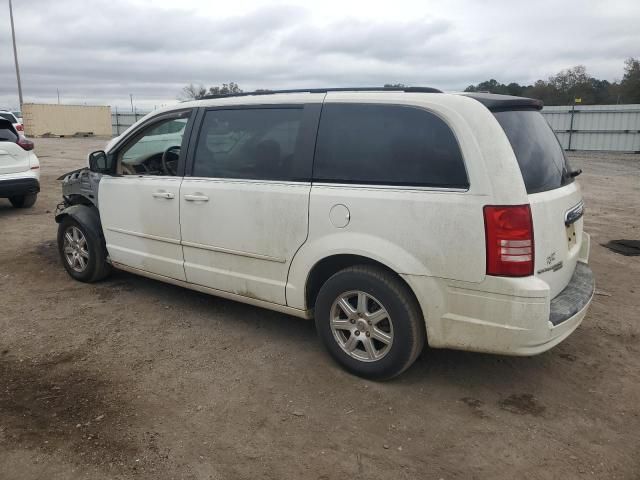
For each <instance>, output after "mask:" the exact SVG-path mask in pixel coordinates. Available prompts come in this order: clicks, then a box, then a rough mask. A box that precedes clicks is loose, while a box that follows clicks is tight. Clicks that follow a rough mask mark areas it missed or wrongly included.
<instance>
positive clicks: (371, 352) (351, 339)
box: [315, 265, 426, 380]
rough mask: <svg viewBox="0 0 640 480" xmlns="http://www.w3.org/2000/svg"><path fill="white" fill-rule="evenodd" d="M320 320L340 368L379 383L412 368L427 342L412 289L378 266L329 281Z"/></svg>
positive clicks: (319, 303) (318, 314)
mask: <svg viewBox="0 0 640 480" xmlns="http://www.w3.org/2000/svg"><path fill="white" fill-rule="evenodd" d="M315 321H316V329H317V331H318V335H319V336H320V338H321V340H322V342H323V343H324V345H325V347H326V348H327V350H328V351H329V353H330V354H331V356H332V357H333V358H334V359H335V360H336V361H337V362H338V363H340V365H342V366H343V367H344V368H345V369H346V370H348V371H350V372H351V373H354V374H356V375H359V376H361V377H365V378H370V379H376V380H383V379H389V378H392V377H395V376H396V375H399V374H401V373H402V372H404V371H405V370H406V369H407V368H409V366H411V364H412V363H413V362H414V361H415V359H416V358H417V357H418V355H419V354H420V352H421V351H422V348H423V346H424V342H425V338H426V334H425V326H424V319H423V316H422V312H421V310H420V307H419V305H418V302H417V300H416V299H415V297H414V296H413V293H412V292H411V290H409V288H408V287H407V285H406V284H404V282H402V280H401V279H400V278H399V277H398V276H397V275H394V274H393V273H392V272H390V271H388V270H385V269H384V268H382V267H378V266H373V265H358V266H354V267H349V268H346V269H344V270H341V271H339V272H338V273H336V274H335V275H333V276H332V277H331V278H329V279H328V280H327V281H326V282H325V283H324V285H323V286H322V288H320V292H318V297H317V298H316V306H315Z"/></svg>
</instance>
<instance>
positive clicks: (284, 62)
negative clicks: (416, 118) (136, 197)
mask: <svg viewBox="0 0 640 480" xmlns="http://www.w3.org/2000/svg"><path fill="white" fill-rule="evenodd" d="M406 1H407V2H410V0H406ZM567 3H568V4H571V3H572V2H563V3H562V4H561V5H557V2H551V3H549V4H548V5H546V4H545V2H543V3H542V4H540V8H539V9H536V8H535V7H532V8H533V10H531V9H529V10H526V9H523V11H514V10H513V8H512V9H511V10H509V8H510V6H511V5H512V4H511V3H508V2H495V1H494V2H486V3H485V2H483V4H482V5H481V6H478V5H477V4H476V2H471V1H468V2H465V0H458V2H457V3H456V2H452V4H451V5H452V7H451V10H450V11H449V12H448V11H446V9H444V8H443V9H440V10H438V11H437V12H436V13H433V14H432V13H430V12H429V11H428V10H427V8H425V6H424V5H423V3H422V2H416V3H415V4H414V5H413V7H411V8H409V6H405V8H404V10H402V11H403V12H405V11H406V15H405V16H404V18H402V19H398V17H394V18H385V16H384V15H382V14H381V15H378V16H376V15H373V16H371V15H369V16H367V17H366V18H364V17H361V16H356V15H345V16H344V17H342V18H340V17H336V16H334V17H333V18H329V19H327V18H320V17H319V16H318V15H316V11H315V9H314V8H311V7H296V6H286V5H272V6H260V7H258V6H257V7H255V8H254V9H253V10H249V11H246V12H245V13H242V14H231V15H210V14H207V13H209V12H206V11H203V9H205V8H206V7H207V6H209V3H208V2H203V3H202V5H201V6H200V7H198V8H196V7H195V6H189V5H185V6H176V7H171V8H160V7H157V6H155V7H151V6H150V4H149V3H146V4H139V3H131V2H127V1H125V0H112V1H104V0H99V1H94V2H84V1H80V0H69V1H64V2H61V1H57V2H51V1H43V0H35V1H29V2H14V11H15V14H16V27H17V33H18V42H19V55H20V62H21V67H22V76H23V89H24V94H25V99H26V101H52V100H54V99H55V91H56V88H60V90H61V92H62V96H63V100H65V101H68V102H87V103H108V104H111V105H121V106H124V105H127V103H128V95H129V93H133V95H134V97H135V98H136V100H137V103H138V104H139V105H140V106H141V107H143V108H145V107H149V106H152V105H153V104H160V103H167V102H170V101H173V100H175V97H176V95H177V94H178V93H179V91H180V89H181V87H182V86H184V85H185V84H187V83H191V82H193V83H202V84H205V85H213V84H219V83H222V82H228V81H235V82H238V83H239V84H240V85H241V86H242V87H244V88H245V89H249V88H290V87H311V86H323V85H324V86H327V85H344V86H356V85H381V84H383V83H386V82H402V83H410V84H416V85H417V84H422V85H425V84H426V85H432V86H437V87H440V88H444V89H460V88H464V86H466V85H468V84H470V83H476V82H478V81H481V80H484V79H487V78H490V77H495V78H498V79H500V80H502V81H519V82H530V81H533V80H535V79H537V78H544V77H547V76H549V75H551V74H553V73H555V72H556V71H558V70H560V69H562V68H566V67H570V66H573V65H576V64H585V65H586V66H587V68H588V69H589V71H590V72H591V73H592V74H594V75H597V76H601V77H604V78H609V79H613V78H615V77H620V76H621V74H622V61H623V59H624V58H625V57H627V56H631V55H636V56H637V55H638V54H639V53H640V52H637V51H634V48H635V49H637V46H638V45H640V33H639V29H638V28H637V20H638V15H640V8H639V7H638V6H637V5H636V3H635V2H632V1H629V2H628V4H626V5H624V4H621V3H618V4H616V7H615V8H609V9H603V8H602V7H601V6H600V5H599V4H598V3H595V2H594V3H593V4H589V5H587V4H586V3H585V2H580V6H581V8H579V9H572V6H573V7H575V5H576V4H573V5H569V6H567V5H566V4H567ZM1 8H4V6H0V9H1ZM538 10H539V11H538ZM369 13H370V12H369ZM0 44H2V45H6V46H10V33H9V31H8V28H2V30H0ZM15 91H16V89H15V73H14V70H13V58H12V55H11V49H10V48H3V49H1V50H0V105H8V106H9V105H11V106H13V105H15V104H16V103H17V99H16V93H15Z"/></svg>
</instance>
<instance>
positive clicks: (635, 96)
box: [620, 57, 640, 103]
mask: <svg viewBox="0 0 640 480" xmlns="http://www.w3.org/2000/svg"><path fill="white" fill-rule="evenodd" d="M620 97H621V100H622V101H623V102H624V103H640V60H638V59H637V58H633V57H630V58H627V59H626V60H625V62H624V76H623V77H622V81H621V82H620Z"/></svg>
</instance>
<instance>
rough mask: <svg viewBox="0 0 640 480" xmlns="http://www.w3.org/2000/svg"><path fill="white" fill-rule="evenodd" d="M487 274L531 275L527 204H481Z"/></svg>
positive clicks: (530, 234) (531, 264) (531, 252)
mask: <svg viewBox="0 0 640 480" xmlns="http://www.w3.org/2000/svg"><path fill="white" fill-rule="evenodd" d="M484 230H485V237H486V243H487V275H496V276H502V277H526V276H528V275H533V261H534V253H535V252H534V245H533V222H532V220H531V208H530V207H529V205H507V206H495V205H488V206H485V207H484Z"/></svg>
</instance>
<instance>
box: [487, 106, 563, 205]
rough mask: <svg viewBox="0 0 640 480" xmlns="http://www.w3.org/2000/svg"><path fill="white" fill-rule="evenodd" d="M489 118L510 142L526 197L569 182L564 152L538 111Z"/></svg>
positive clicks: (511, 111) (501, 113)
mask: <svg viewBox="0 0 640 480" xmlns="http://www.w3.org/2000/svg"><path fill="white" fill-rule="evenodd" d="M493 114H494V115H495V117H496V119H497V120H498V122H499V123H500V125H501V126H502V129H503V130H504V133H506V134H507V138H508V139H509V142H511V147H512V148H513V152H514V153H515V155H516V158H517V160H518V165H520V171H521V172H522V178H523V179H524V184H525V186H526V188H527V193H538V192H546V191H548V190H553V189H555V188H560V187H562V186H564V185H566V184H568V183H571V182H572V181H573V178H572V177H571V176H570V175H569V172H570V171H571V169H570V167H569V164H568V162H567V157H566V156H565V154H564V150H562V147H561V146H560V143H559V142H558V139H557V138H556V135H555V134H554V133H553V130H551V127H550V126H549V124H548V123H547V121H546V120H545V119H544V117H543V116H542V114H541V113H540V112H539V111H537V110H505V111H497V112H493Z"/></svg>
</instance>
